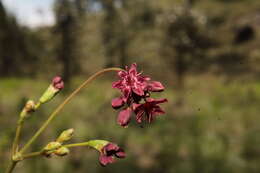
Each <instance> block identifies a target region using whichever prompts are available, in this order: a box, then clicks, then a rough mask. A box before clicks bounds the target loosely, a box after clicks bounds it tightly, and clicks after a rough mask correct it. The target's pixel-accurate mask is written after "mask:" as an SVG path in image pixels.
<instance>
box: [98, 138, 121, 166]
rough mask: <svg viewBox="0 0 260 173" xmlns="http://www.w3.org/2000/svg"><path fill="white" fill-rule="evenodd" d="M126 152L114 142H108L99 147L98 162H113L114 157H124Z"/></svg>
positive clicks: (104, 163)
mask: <svg viewBox="0 0 260 173" xmlns="http://www.w3.org/2000/svg"><path fill="white" fill-rule="evenodd" d="M125 156H126V154H125V152H124V150H123V149H122V148H120V147H119V146H117V145H116V144H114V143H108V144H107V145H105V146H104V147H103V148H102V149H101V153H100V157H99V162H100V164H101V165H102V166H106V165H107V164H110V163H114V162H115V157H117V158H125Z"/></svg>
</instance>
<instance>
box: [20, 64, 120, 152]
mask: <svg viewBox="0 0 260 173" xmlns="http://www.w3.org/2000/svg"><path fill="white" fill-rule="evenodd" d="M120 70H122V69H121V68H107V69H103V70H101V71H99V72H97V73H95V74H94V75H92V76H90V77H89V78H88V79H87V80H86V81H85V82H83V83H82V84H81V85H80V86H79V87H78V88H77V89H76V90H74V91H73V92H72V93H71V94H70V95H69V96H68V97H67V98H66V99H65V100H64V101H63V102H62V103H61V104H60V105H59V106H58V107H57V108H56V109H55V110H54V111H53V112H52V113H51V115H50V116H49V118H48V119H47V120H46V121H45V122H44V123H43V125H42V126H41V127H40V129H39V130H38V131H37V132H36V133H35V134H34V136H33V137H32V138H31V139H30V140H29V141H28V142H27V143H26V144H25V145H24V147H23V148H22V149H21V151H20V153H21V154H23V153H24V152H25V151H26V150H27V149H28V148H29V147H30V145H31V144H32V143H33V142H34V141H35V140H36V139H37V138H38V136H39V135H40V134H41V133H42V132H43V131H44V130H45V128H46V127H47V126H48V125H49V124H50V122H51V121H52V120H53V119H54V118H55V117H56V115H57V114H58V113H59V112H60V111H61V110H62V108H63V107H64V106H65V105H66V104H67V103H68V102H69V101H70V100H71V99H72V98H73V97H74V96H75V95H76V94H77V93H78V92H79V91H80V90H81V89H82V88H84V87H85V86H86V85H87V84H89V83H90V82H91V81H93V80H94V79H96V78H97V77H98V76H100V75H101V74H103V73H106V72H109V71H120Z"/></svg>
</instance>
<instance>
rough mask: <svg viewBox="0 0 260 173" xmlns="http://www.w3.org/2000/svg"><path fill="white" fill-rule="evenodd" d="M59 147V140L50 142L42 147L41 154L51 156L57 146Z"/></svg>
mask: <svg viewBox="0 0 260 173" xmlns="http://www.w3.org/2000/svg"><path fill="white" fill-rule="evenodd" d="M60 147H61V143H59V142H50V143H48V144H47V145H46V146H45V147H44V149H43V150H44V152H43V155H44V156H46V157H51V155H52V153H54V152H55V150H57V149H58V148H60Z"/></svg>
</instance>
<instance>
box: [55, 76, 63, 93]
mask: <svg viewBox="0 0 260 173" xmlns="http://www.w3.org/2000/svg"><path fill="white" fill-rule="evenodd" d="M52 86H53V87H54V88H56V89H58V90H62V89H63V88H64V82H63V80H62V78H61V77H60V76H56V77H54V78H53V79H52Z"/></svg>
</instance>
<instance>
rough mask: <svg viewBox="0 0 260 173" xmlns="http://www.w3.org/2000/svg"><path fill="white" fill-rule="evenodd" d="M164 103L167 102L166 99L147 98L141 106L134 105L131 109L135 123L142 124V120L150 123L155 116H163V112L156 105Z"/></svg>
mask: <svg viewBox="0 0 260 173" xmlns="http://www.w3.org/2000/svg"><path fill="white" fill-rule="evenodd" d="M164 102H167V99H153V98H147V99H146V101H145V103H143V104H134V105H133V109H134V112H135V114H136V121H137V123H142V121H143V120H147V121H148V122H149V123H151V122H152V121H153V119H154V117H155V116H157V115H160V114H164V113H165V112H164V111H163V110H162V109H161V107H160V106H159V105H158V104H160V103H164Z"/></svg>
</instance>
